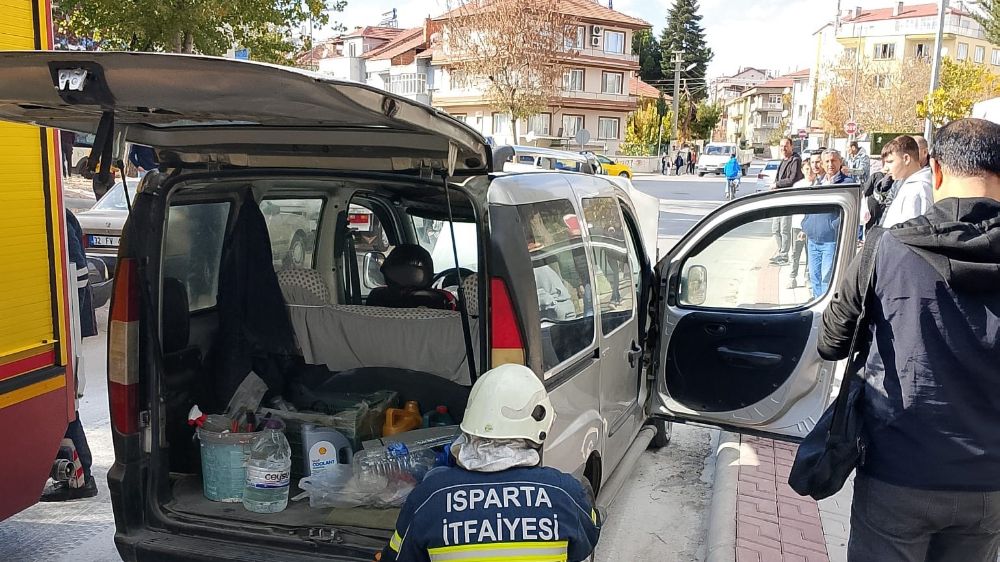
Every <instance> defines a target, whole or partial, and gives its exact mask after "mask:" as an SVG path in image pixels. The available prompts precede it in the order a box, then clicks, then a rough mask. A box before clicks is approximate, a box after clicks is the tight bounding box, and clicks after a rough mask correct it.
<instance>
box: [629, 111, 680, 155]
mask: <svg viewBox="0 0 1000 562" xmlns="http://www.w3.org/2000/svg"><path fill="white" fill-rule="evenodd" d="M661 126H662V127H663V129H662V131H661V129H660V127H661ZM670 127H671V116H670V112H667V113H666V115H664V116H663V117H662V118H660V113H659V112H658V111H657V107H656V103H654V102H651V101H647V102H644V103H642V105H640V106H639V109H637V110H635V111H633V112H632V114H631V115H629V116H628V121H627V122H626V124H625V141H624V142H623V143H622V144H621V146H620V147H619V148H618V151H619V152H621V153H622V154H625V155H626V156H645V155H649V154H660V152H661V149H660V147H658V146H657V143H658V142H660V139H661V132H662V140H664V141H667V140H668V139H669V136H670Z"/></svg>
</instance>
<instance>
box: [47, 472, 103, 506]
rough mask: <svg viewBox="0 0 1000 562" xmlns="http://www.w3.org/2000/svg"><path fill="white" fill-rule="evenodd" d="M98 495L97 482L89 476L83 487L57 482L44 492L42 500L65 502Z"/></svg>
mask: <svg viewBox="0 0 1000 562" xmlns="http://www.w3.org/2000/svg"><path fill="white" fill-rule="evenodd" d="M96 495H97V482H95V481H94V477H93V476H90V477H88V478H87V480H86V482H85V483H84V485H83V487H82V488H70V487H69V484H68V483H66V482H56V483H54V484H52V485H50V486H48V487H47V488H45V491H44V492H42V497H41V498H40V499H39V500H38V501H40V502H64V501H70V500H81V499H84V498H92V497H94V496H96Z"/></svg>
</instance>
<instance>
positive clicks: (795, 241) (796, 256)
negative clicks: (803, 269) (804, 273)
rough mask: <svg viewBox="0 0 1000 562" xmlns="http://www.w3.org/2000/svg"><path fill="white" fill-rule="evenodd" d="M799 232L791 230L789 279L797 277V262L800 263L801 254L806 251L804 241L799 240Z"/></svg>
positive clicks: (798, 230)
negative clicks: (790, 268) (790, 270)
mask: <svg viewBox="0 0 1000 562" xmlns="http://www.w3.org/2000/svg"><path fill="white" fill-rule="evenodd" d="M801 232H802V229H801V228H793V229H792V272H791V273H790V274H789V277H791V278H793V279H794V278H795V277H798V276H799V262H800V261H802V252H803V251H804V250H805V249H806V241H805V240H799V234H800V233H801Z"/></svg>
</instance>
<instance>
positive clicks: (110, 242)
mask: <svg viewBox="0 0 1000 562" xmlns="http://www.w3.org/2000/svg"><path fill="white" fill-rule="evenodd" d="M120 238H121V236H100V235H97V234H91V235H90V246H91V247H97V248H101V247H103V248H117V247H118V240H119V239H120Z"/></svg>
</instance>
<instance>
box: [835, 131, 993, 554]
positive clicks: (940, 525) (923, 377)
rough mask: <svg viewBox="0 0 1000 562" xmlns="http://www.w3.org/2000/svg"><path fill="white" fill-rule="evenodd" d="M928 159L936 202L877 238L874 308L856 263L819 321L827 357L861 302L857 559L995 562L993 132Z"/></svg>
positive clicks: (938, 145) (838, 352) (841, 344)
mask: <svg viewBox="0 0 1000 562" xmlns="http://www.w3.org/2000/svg"><path fill="white" fill-rule="evenodd" d="M910 140H912V139H910ZM930 163H931V168H932V169H933V189H934V205H933V206H932V207H931V208H930V209H929V211H928V212H927V213H926V214H924V215H922V216H918V217H916V218H913V219H911V220H909V221H907V222H904V223H903V224H901V225H898V226H896V227H895V228H893V229H891V230H888V231H886V233H885V234H884V235H883V236H882V237H881V238H880V239H879V247H878V253H877V254H876V259H875V265H874V275H873V280H872V282H871V287H872V290H870V291H868V294H869V299H870V300H869V302H868V303H867V304H866V303H863V302H862V292H863V291H864V288H865V287H866V286H868V283H869V281H868V278H867V276H866V275H865V274H864V273H862V272H860V271H859V269H860V263H859V260H858V259H857V258H856V259H855V260H854V262H853V263H852V264H851V267H850V268H849V269H848V275H847V276H846V277H845V279H844V282H843V284H842V285H841V287H840V290H839V291H837V293H835V297H834V299H833V301H832V303H831V304H830V308H829V309H828V310H827V311H826V313H825V314H824V315H823V331H822V333H821V335H820V339H819V351H820V354H821V355H822V356H823V358H824V359H827V360H830V361H833V360H839V359H843V358H845V357H847V354H848V352H849V349H850V347H851V339H852V336H853V334H854V330H855V326H856V324H857V322H858V319H859V317H860V316H861V311H862V307H863V306H864V307H865V311H866V312H865V314H866V317H868V318H869V321H870V323H871V326H870V329H869V330H870V332H869V330H864V331H863V333H866V334H867V333H871V336H872V342H873V343H872V345H871V346H870V349H869V351H868V356H867V361H866V366H865V370H864V379H865V382H866V386H865V391H864V393H863V397H862V404H861V407H860V412H861V423H862V427H863V428H864V436H865V442H866V443H865V444H866V447H865V454H864V455H863V457H862V461H861V464H860V465H859V466H858V473H857V477H856V479H855V482H854V500H853V504H852V506H851V538H850V543H849V545H848V560H849V561H851V562H861V561H878V562H897V561H899V562H904V561H905V562H913V561H922V560H926V561H942V562H943V561H962V562H995V561H996V560H997V553H998V548H1000V431H998V430H997V428H998V427H1000V407H998V404H1000V384H997V382H998V372H1000V371H998V367H997V365H998V364H1000V125H997V124H995V123H991V122H989V121H984V120H981V119H960V120H957V121H953V122H951V123H949V124H948V125H946V126H944V127H943V128H942V129H941V130H940V131H939V132H938V134H937V136H936V137H935V139H934V147H933V150H932V152H931V160H930Z"/></svg>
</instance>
